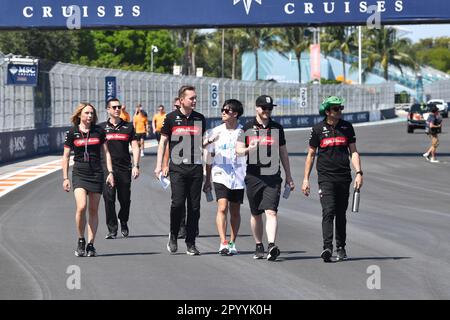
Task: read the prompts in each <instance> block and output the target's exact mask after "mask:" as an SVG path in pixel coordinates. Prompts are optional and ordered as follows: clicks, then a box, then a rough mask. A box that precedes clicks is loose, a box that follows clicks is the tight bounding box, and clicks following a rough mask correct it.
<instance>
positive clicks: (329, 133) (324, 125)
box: [302, 96, 363, 262]
mask: <svg viewBox="0 0 450 320" xmlns="http://www.w3.org/2000/svg"><path fill="white" fill-rule="evenodd" d="M342 110H344V100H343V99H342V98H339V97H336V96H331V97H328V98H326V99H325V100H324V101H323V103H322V104H321V105H320V109H319V113H320V115H322V116H325V118H324V119H323V121H321V122H319V123H318V124H316V125H315V126H314V127H313V128H312V129H311V136H310V139H309V149H308V155H307V156H306V162H305V171H304V179H303V185H302V192H303V193H304V194H305V195H306V196H308V195H309V193H310V185H309V176H310V173H311V169H312V167H313V164H314V158H315V156H316V151H317V149H318V156H317V173H318V182H319V195H320V203H321V205H322V234H323V251H322V253H321V257H322V259H323V261H324V262H331V257H332V255H333V225H334V223H333V220H334V218H335V217H336V248H337V250H336V253H337V258H336V260H337V261H342V260H346V259H347V253H346V250H345V244H346V243H345V241H346V237H347V233H346V228H347V220H346V211H347V207H348V198H349V195H350V192H349V188H350V183H351V182H352V175H351V169H350V158H351V162H352V165H353V167H354V168H355V171H356V177H355V183H354V188H355V189H360V188H361V187H362V184H363V178H362V175H363V172H362V171H361V161H360V157H359V154H358V151H357V150H356V138H355V131H354V129H353V126H352V124H351V123H349V122H347V121H344V120H342V119H341V116H342Z"/></svg>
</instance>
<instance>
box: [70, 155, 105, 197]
mask: <svg viewBox="0 0 450 320" xmlns="http://www.w3.org/2000/svg"><path fill="white" fill-rule="evenodd" d="M104 184H105V180H104V175H103V169H102V166H101V164H100V163H98V164H97V163H88V162H75V164H74V166H73V171H72V189H73V190H75V189H77V188H83V189H85V190H86V191H87V192H92V193H102V192H103V185H104Z"/></svg>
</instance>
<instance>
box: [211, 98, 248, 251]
mask: <svg viewBox="0 0 450 320" xmlns="http://www.w3.org/2000/svg"><path fill="white" fill-rule="evenodd" d="M221 111H222V121H223V122H224V123H223V124H221V125H220V126H217V127H215V128H214V129H212V130H210V131H209V132H208V135H207V137H206V140H205V141H204V143H203V145H206V146H207V158H206V180H205V184H204V186H203V191H204V192H205V193H206V192H210V191H211V177H212V181H213V183H214V190H215V192H216V200H217V216H216V225H217V230H218V232H219V236H220V246H219V253H220V254H221V255H234V254H237V253H238V251H237V249H236V237H237V234H238V232H239V227H240V224H241V211H240V210H241V204H242V203H243V202H244V187H245V182H244V178H245V172H246V159H245V158H244V157H238V156H236V143H237V139H238V136H239V134H240V131H241V129H242V126H241V125H240V124H239V123H238V119H239V117H240V116H242V114H243V113H244V108H243V107H242V103H241V102H240V101H238V100H235V99H230V100H226V101H225V102H224V104H223V106H222V110H221ZM211 160H212V161H211ZM228 210H229V211H230V226H231V234H230V241H228V240H227V239H226V236H227V213H228Z"/></svg>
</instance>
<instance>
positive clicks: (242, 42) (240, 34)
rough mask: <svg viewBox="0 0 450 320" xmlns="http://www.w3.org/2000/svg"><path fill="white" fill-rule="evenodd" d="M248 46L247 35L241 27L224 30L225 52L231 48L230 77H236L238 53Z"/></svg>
mask: <svg viewBox="0 0 450 320" xmlns="http://www.w3.org/2000/svg"><path fill="white" fill-rule="evenodd" d="M249 46H250V43H249V37H247V34H246V33H245V31H243V30H242V29H229V30H225V52H227V51H230V50H231V79H236V60H237V58H238V55H239V54H240V53H242V52H243V51H244V50H245V49H243V48H248V47H249Z"/></svg>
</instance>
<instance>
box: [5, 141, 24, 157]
mask: <svg viewBox="0 0 450 320" xmlns="http://www.w3.org/2000/svg"><path fill="white" fill-rule="evenodd" d="M26 141H27V137H25V136H19V137H11V139H10V140H9V154H10V156H11V157H13V158H17V157H21V156H23V155H25V151H26V149H27V146H26Z"/></svg>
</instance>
